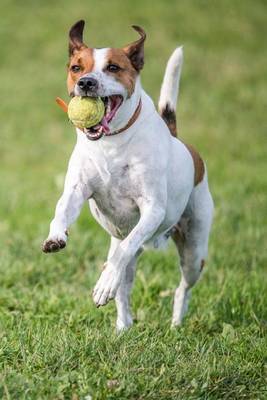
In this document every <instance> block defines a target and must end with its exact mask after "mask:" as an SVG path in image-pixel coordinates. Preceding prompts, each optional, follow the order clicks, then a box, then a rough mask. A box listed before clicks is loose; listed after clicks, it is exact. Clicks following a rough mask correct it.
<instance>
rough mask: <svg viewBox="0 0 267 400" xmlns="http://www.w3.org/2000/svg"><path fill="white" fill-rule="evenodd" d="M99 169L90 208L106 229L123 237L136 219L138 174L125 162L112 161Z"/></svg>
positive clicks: (138, 187)
mask: <svg viewBox="0 0 267 400" xmlns="http://www.w3.org/2000/svg"><path fill="white" fill-rule="evenodd" d="M116 161H117V162H116ZM100 168H101V169H100ZM100 168H99V171H98V176H97V179H96V184H95V187H94V194H93V199H92V201H90V208H91V211H92V213H93V215H94V217H95V218H96V219H97V220H98V222H99V223H100V224H101V225H102V226H103V227H104V228H105V229H107V230H108V231H109V232H110V233H111V234H112V235H113V236H116V237H120V238H123V237H125V236H126V235H128V233H129V232H130V231H131V230H132V229H133V227H134V226H135V225H136V223H137V221H138V219H139V209H138V207H137V204H136V202H135V199H136V197H138V193H139V192H140V181H139V179H138V173H137V172H136V171H135V168H134V167H132V166H130V165H129V163H128V162H126V161H124V160H114V161H113V162H111V163H109V164H107V163H106V164H105V165H102V166H101V167H100Z"/></svg>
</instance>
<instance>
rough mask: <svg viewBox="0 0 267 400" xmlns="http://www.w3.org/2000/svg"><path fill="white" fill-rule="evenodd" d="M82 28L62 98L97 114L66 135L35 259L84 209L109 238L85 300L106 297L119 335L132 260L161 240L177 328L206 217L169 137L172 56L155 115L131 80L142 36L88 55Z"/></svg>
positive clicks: (63, 237) (203, 251)
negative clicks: (64, 165) (55, 197)
mask: <svg viewBox="0 0 267 400" xmlns="http://www.w3.org/2000/svg"><path fill="white" fill-rule="evenodd" d="M83 28H84V21H79V22H77V23H76V24H75V25H74V26H73V27H72V28H71V30H70V33H69V39H70V42H69V56H70V60H69V66H68V91H69V94H70V95H71V96H74V95H75V96H100V97H101V98H102V99H103V101H104V102H105V116H104V117H103V119H102V121H101V122H100V123H99V124H98V125H96V126H94V127H93V128H90V129H85V130H84V131H82V130H80V129H78V128H77V129H76V131H77V143H76V146H75V148H74V151H73V153H72V156H71V159H70V162H69V166H68V171H67V175H66V180H65V187H64V192H63V195H62V197H61V198H60V200H59V202H58V204H57V207H56V212H55V217H54V219H53V221H52V222H51V225H50V232H49V236H48V238H47V240H46V241H45V242H44V244H43V251H44V252H47V253H49V252H54V251H58V250H60V249H62V248H64V247H65V245H66V242H67V229H68V228H69V226H70V225H71V224H72V223H73V222H74V221H75V220H76V218H77V217H78V215H79V213H80V211H81V208H82V206H83V204H84V202H85V201H89V206H90V209H91V212H92V214H93V216H94V217H95V218H96V220H97V221H98V222H99V223H100V225H102V227H103V228H104V229H105V230H106V231H107V232H108V233H109V234H110V235H111V244H110V249H109V253H108V257H107V261H106V263H105V267H104V269H103V272H102V273H101V276H100V278H99V280H98V282H97V284H96V286H95V288H94V291H93V299H94V302H95V304H96V305H97V306H103V305H105V304H107V303H108V302H109V300H111V299H114V298H115V302H116V306H117V311H118V318H117V329H118V330H122V329H125V328H127V327H129V326H130V325H131V324H132V317H131V313H130V305H129V295H130V291H131V287H132V284H133V280H134V275H135V266H136V260H137V257H138V255H139V254H140V252H141V251H142V249H144V248H145V247H146V246H147V245H152V246H153V247H155V248H157V247H159V246H160V245H161V243H162V242H165V241H166V240H167V239H168V238H169V237H171V238H172V239H173V240H174V243H175V245H176V247H177V249H178V252H179V255H180V264H181V274H182V277H181V282H180V284H179V286H178V288H177V289H176V291H175V297H174V309H173V318H172V325H173V326H175V325H179V324H180V323H181V321H182V318H183V315H184V314H185V311H186V309H187V302H188V298H189V292H190V288H192V286H193V285H194V284H195V283H196V282H197V280H198V279H199V277H200V274H201V271H202V268H203V265H204V262H205V259H206V257H207V248H208V238H209V232H210V227H211V222H212V215H213V201H212V197H211V194H210V191H209V187H208V180H207V171H206V166H205V165H204V163H203V161H202V159H201V158H200V156H199V154H198V153H197V152H196V151H195V150H194V149H193V148H192V147H191V146H188V145H186V144H184V143H183V142H181V141H180V140H178V139H177V138H176V120H175V109H176V102H177V96H178V89H179V79H180V73H181V67H182V49H181V48H177V49H176V50H175V51H174V53H173V54H172V56H171V58H170V60H169V62H168V64H167V68H166V72H165V76H164V80H163V84H162V88H161V94H160V100H159V113H158V112H157V111H156V109H155V107H154V104H153V102H152V100H151V99H150V97H149V96H148V95H147V94H146V92H145V91H144V90H143V89H142V86H141V82H140V76H139V73H140V71H141V69H142V68H143V65H144V42H145V38H146V35H145V32H144V31H143V29H141V28H140V27H137V26H133V28H134V29H135V30H136V31H137V32H138V33H139V34H140V39H139V40H137V41H135V42H133V43H131V44H129V45H127V46H126V47H123V48H121V49H114V48H101V49H93V48H89V47H87V46H86V45H85V44H84V43H83Z"/></svg>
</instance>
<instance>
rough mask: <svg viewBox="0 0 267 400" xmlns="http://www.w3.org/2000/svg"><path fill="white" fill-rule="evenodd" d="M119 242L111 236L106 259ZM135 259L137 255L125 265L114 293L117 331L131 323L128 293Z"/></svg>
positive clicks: (131, 283)
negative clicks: (122, 275) (121, 277)
mask: <svg viewBox="0 0 267 400" xmlns="http://www.w3.org/2000/svg"><path fill="white" fill-rule="evenodd" d="M120 243H121V241H120V240H119V239H116V238H114V237H112V238H111V244H110V249H109V253H108V260H109V258H110V257H112V255H113V254H114V251H115V250H116V248H117V247H118V245H119V244H120ZM136 261H137V256H136V257H134V258H133V259H132V260H131V261H130V263H129V264H128V265H127V267H126V271H125V275H124V277H123V279H122V282H121V284H120V286H119V288H118V291H117V293H116V297H115V303H116V308H117V322H116V329H117V332H121V331H123V330H125V329H127V328H129V327H130V326H131V325H132V324H133V319H132V315H131V308H130V294H131V289H132V286H133V281H134V276H135V268H136Z"/></svg>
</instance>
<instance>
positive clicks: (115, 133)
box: [105, 99, 142, 136]
mask: <svg viewBox="0 0 267 400" xmlns="http://www.w3.org/2000/svg"><path fill="white" fill-rule="evenodd" d="M141 108H142V101H141V99H140V100H139V103H138V106H137V107H136V109H135V112H134V113H133V115H132V116H131V118H130V119H129V121H128V122H127V124H126V125H125V126H124V127H123V128H121V129H119V130H117V131H114V132H110V133H106V134H105V136H113V135H118V134H119V133H121V132H124V131H126V130H127V129H129V128H130V127H131V126H132V125H133V124H134V123H135V121H136V120H137V118H138V117H139V115H140V112H141Z"/></svg>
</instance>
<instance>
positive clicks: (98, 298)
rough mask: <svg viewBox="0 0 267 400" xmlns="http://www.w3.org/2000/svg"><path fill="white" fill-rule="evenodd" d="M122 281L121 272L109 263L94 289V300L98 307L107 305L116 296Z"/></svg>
mask: <svg viewBox="0 0 267 400" xmlns="http://www.w3.org/2000/svg"><path fill="white" fill-rule="evenodd" d="M120 282H121V273H120V272H119V271H117V270H116V269H115V268H114V267H112V266H109V265H107V266H106V267H105V269H104V270H103V272H102V274H101V276H100V278H99V279H98V282H97V284H96V286H95V288H94V291H93V300H94V302H95V304H96V306H97V307H100V306H104V305H106V304H107V303H108V302H109V301H110V300H112V299H114V297H115V296H116V293H117V290H118V287H119V285H120Z"/></svg>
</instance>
